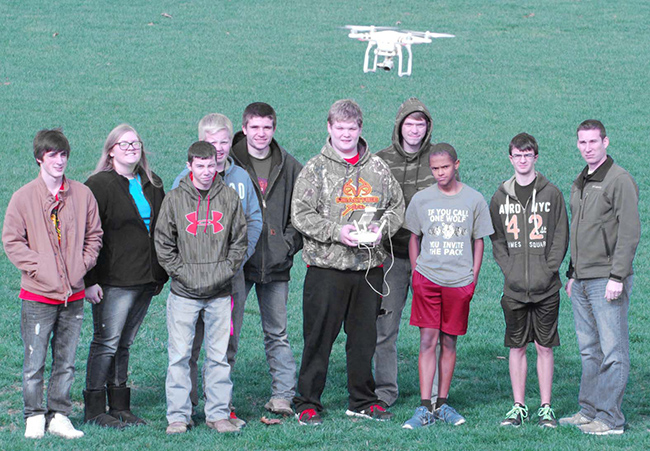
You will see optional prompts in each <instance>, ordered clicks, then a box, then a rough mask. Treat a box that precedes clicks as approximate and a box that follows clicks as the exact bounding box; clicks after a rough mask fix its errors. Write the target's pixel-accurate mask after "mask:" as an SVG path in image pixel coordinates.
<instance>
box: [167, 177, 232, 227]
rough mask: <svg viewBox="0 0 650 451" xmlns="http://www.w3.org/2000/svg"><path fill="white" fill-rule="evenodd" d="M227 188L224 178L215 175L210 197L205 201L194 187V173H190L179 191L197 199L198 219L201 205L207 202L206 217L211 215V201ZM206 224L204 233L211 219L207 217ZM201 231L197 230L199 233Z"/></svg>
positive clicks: (181, 183) (183, 180)
mask: <svg viewBox="0 0 650 451" xmlns="http://www.w3.org/2000/svg"><path fill="white" fill-rule="evenodd" d="M225 186H226V184H225V183H224V181H223V178H222V177H221V176H220V175H219V173H218V172H217V173H215V174H214V179H213V180H212V185H210V189H208V195H207V196H206V197H205V199H204V198H203V197H202V196H201V193H200V192H199V190H198V188H197V187H196V186H194V183H192V173H191V172H189V173H188V174H187V175H186V176H185V177H183V178H182V179H181V181H180V183H179V184H178V189H180V190H182V191H183V192H184V193H186V194H189V195H190V196H191V197H192V198H194V199H196V214H197V217H198V214H199V209H200V208H201V203H202V202H204V201H205V202H207V203H208V207H207V210H206V215H208V214H209V213H210V201H211V200H212V199H214V198H215V197H216V196H217V195H218V194H219V193H220V192H221V190H222V189H223V188H224V187H225ZM205 219H206V222H205V229H204V230H203V231H204V232H205V231H206V230H207V228H208V223H209V218H208V217H207V216H206V218H205ZM198 232H199V230H198V229H197V233H198ZM195 235H196V234H195Z"/></svg>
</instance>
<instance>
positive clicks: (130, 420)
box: [108, 387, 147, 426]
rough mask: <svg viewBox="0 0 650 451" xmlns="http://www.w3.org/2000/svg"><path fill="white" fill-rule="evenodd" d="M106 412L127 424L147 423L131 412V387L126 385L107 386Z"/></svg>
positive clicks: (138, 424)
mask: <svg viewBox="0 0 650 451" xmlns="http://www.w3.org/2000/svg"><path fill="white" fill-rule="evenodd" d="M108 414H109V415H110V416H112V417H113V418H116V419H118V420H119V421H122V422H124V423H126V424H127V425H129V426H140V425H143V424H147V422H146V421H144V420H143V419H142V418H139V417H137V416H135V415H133V412H131V389H130V388H128V387H108Z"/></svg>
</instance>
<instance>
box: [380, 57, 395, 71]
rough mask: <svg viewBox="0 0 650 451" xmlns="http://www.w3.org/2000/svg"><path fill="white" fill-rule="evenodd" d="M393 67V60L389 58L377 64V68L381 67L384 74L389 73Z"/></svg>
mask: <svg viewBox="0 0 650 451" xmlns="http://www.w3.org/2000/svg"><path fill="white" fill-rule="evenodd" d="M393 66H394V63H393V60H392V59H390V58H385V59H384V61H382V62H381V63H377V67H381V68H382V69H384V70H385V71H386V72H388V71H390V70H391V69H392V68H393Z"/></svg>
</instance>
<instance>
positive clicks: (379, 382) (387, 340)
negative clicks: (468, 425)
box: [374, 256, 440, 406]
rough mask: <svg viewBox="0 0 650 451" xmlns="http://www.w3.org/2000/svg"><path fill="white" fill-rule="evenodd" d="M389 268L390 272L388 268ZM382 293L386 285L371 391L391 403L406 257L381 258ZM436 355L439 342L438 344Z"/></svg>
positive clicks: (406, 277)
mask: <svg viewBox="0 0 650 451" xmlns="http://www.w3.org/2000/svg"><path fill="white" fill-rule="evenodd" d="M391 264H392V265H393V267H392V268H391ZM389 268H390V271H388V269H389ZM384 282H385V283H384V287H383V291H384V292H385V291H386V290H387V289H388V288H387V287H386V286H387V285H388V287H389V288H390V292H389V293H388V296H384V297H383V298H382V300H381V310H380V311H379V316H378V317H377V348H376V349H375V356H374V368H375V387H376V388H375V393H376V395H377V397H378V398H379V399H380V400H382V401H384V402H385V403H386V404H388V405H389V406H391V405H393V404H395V401H397V397H398V396H399V389H398V386H397V338H398V334H399V326H400V321H401V319H402V311H403V310H404V307H405V306H406V301H407V299H408V295H409V288H410V286H411V262H410V261H409V259H408V258H399V257H395V262H394V263H393V260H392V258H391V257H390V256H389V257H388V258H386V260H385V261H384ZM437 349H438V352H437V354H436V355H440V352H439V351H440V344H438V347H437ZM431 397H432V399H435V398H437V397H438V372H437V371H436V374H435V376H434V381H433V387H432V396H431Z"/></svg>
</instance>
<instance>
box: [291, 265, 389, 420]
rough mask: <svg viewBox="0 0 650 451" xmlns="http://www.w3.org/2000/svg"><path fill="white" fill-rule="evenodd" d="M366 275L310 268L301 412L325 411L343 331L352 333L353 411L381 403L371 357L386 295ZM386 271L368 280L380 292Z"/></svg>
mask: <svg viewBox="0 0 650 451" xmlns="http://www.w3.org/2000/svg"><path fill="white" fill-rule="evenodd" d="M365 273H366V272H365V271H339V270H336V269H324V268H316V267H313V266H312V267H309V268H308V269H307V275H306V276H305V285H304V291H303V337H304V341H305V346H304V349H303V352H302V362H301V365H300V373H299V376H298V393H299V394H298V395H297V396H296V397H295V398H294V403H295V404H296V411H297V412H302V411H303V410H306V409H316V410H318V411H321V410H323V405H322V404H321V402H320V398H321V395H322V394H323V390H324V388H325V380H326V378H327V367H328V365H329V358H330V353H331V352H332V345H333V344H334V340H336V337H337V336H338V334H339V332H340V331H341V325H342V324H344V330H345V333H346V334H347V342H346V344H345V353H346V358H347V370H348V393H349V394H350V400H349V408H350V409H351V410H356V411H359V410H363V409H365V408H367V407H369V406H371V405H372V404H376V403H377V396H376V395H375V380H374V378H373V376H372V356H373V354H374V353H375V345H376V342H377V315H378V314H379V308H380V305H381V297H380V296H379V295H378V294H377V293H375V292H374V291H373V290H372V288H370V286H369V285H368V282H366V280H365ZM383 276H384V274H383V270H382V269H381V268H373V269H371V270H370V272H369V274H368V281H370V283H371V284H372V286H373V287H374V288H375V290H377V291H381V288H382V283H383Z"/></svg>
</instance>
